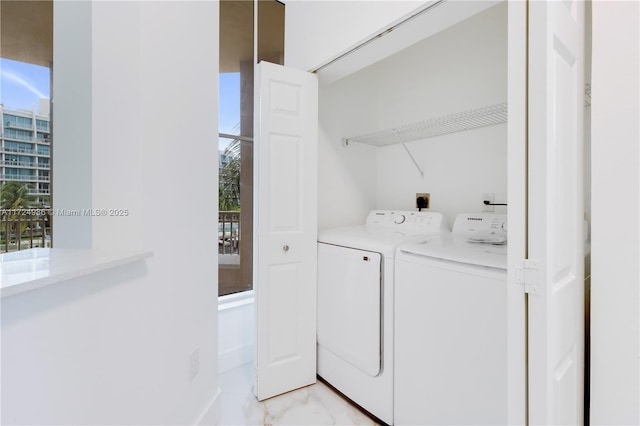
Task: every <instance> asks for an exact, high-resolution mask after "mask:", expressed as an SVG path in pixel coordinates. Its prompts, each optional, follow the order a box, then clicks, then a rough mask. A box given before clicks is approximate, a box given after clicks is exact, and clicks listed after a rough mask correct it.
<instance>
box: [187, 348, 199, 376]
mask: <svg viewBox="0 0 640 426" xmlns="http://www.w3.org/2000/svg"><path fill="white" fill-rule="evenodd" d="M189 361H190V362H189V364H190V373H191V378H192V379H193V378H195V377H196V376H197V375H198V373H199V372H200V347H196V348H195V349H194V350H193V352H191V358H190V360H189Z"/></svg>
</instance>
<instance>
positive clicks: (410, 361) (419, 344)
mask: <svg viewBox="0 0 640 426" xmlns="http://www.w3.org/2000/svg"><path fill="white" fill-rule="evenodd" d="M506 227H507V218H506V215H498V214H485V213H481V214H461V215H459V216H458V217H457V218H456V221H455V223H454V226H453V230H452V232H451V234H449V235H445V236H438V237H432V238H426V239H422V240H421V241H417V242H412V243H408V244H404V245H402V246H400V247H399V248H398V254H397V256H396V293H395V302H396V305H395V312H396V317H395V318H396V321H395V338H396V340H395V344H396V347H395V348H396V350H395V375H396V378H395V387H394V394H395V405H394V411H395V423H396V424H405V425H409V424H411V425H415V424H421V425H424V424H459V425H460V424H493V425H496V424H506V423H507V245H506V236H507V232H506Z"/></svg>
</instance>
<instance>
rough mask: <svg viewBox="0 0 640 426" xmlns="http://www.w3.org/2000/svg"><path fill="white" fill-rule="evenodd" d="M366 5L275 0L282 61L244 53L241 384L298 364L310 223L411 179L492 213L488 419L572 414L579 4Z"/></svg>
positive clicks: (579, 405) (578, 345)
mask: <svg viewBox="0 0 640 426" xmlns="http://www.w3.org/2000/svg"><path fill="white" fill-rule="evenodd" d="M366 4H367V6H366V7H371V8H372V10H373V9H375V13H371V15H367V14H365V12H367V10H365V9H366V7H365V6H363V4H362V3H361V2H288V3H287V8H288V9H287V10H288V12H287V13H288V17H287V23H286V27H287V31H288V34H289V35H287V41H286V43H285V52H286V55H289V57H287V56H285V67H281V68H282V69H278V68H277V67H276V66H272V65H270V64H261V65H262V66H260V65H259V66H258V72H257V77H256V82H257V85H256V94H257V99H258V102H257V105H256V107H257V113H256V117H258V122H257V130H256V135H257V139H256V140H257V143H256V149H257V151H256V153H255V158H256V164H257V167H256V169H255V174H254V176H255V177H256V180H255V182H256V185H255V188H256V194H257V195H256V198H255V199H254V205H255V206H257V209H258V215H257V217H258V222H256V224H255V229H256V236H257V237H256V241H257V244H256V247H257V251H256V252H255V256H256V264H257V267H255V268H254V284H256V289H257V290H256V305H257V312H258V322H257V324H258V329H257V335H258V339H257V364H256V365H257V377H258V379H257V382H256V383H257V386H256V389H257V395H258V398H259V399H263V398H268V397H269V396H270V395H275V394H278V393H282V392H285V391H287V390H289V389H293V388H295V387H300V386H304V385H307V384H310V383H312V382H313V381H314V380H315V374H316V352H315V348H314V347H312V345H314V344H315V339H314V337H315V331H316V329H315V321H316V317H315V311H316V297H315V295H316V288H315V282H316V268H317V266H318V265H317V252H316V247H315V242H316V241H317V235H318V234H317V232H318V230H319V231H323V230H326V229H330V228H336V227H340V226H350V225H358V224H362V223H363V220H364V218H366V217H367V215H368V214H369V212H371V211H372V210H375V209H384V210H401V211H410V210H416V207H417V206H416V198H417V196H416V194H423V193H426V194H429V196H428V198H429V206H428V210H429V211H432V212H440V213H442V214H443V215H444V217H445V218H446V220H447V221H448V222H449V224H453V223H454V221H455V219H456V216H457V215H459V214H460V213H476V212H478V213H479V212H483V211H491V212H494V213H497V214H503V215H505V214H506V215H508V230H509V245H508V250H507V253H508V256H507V257H508V260H507V263H508V265H507V270H506V276H507V279H506V311H505V313H504V324H505V327H506V331H505V333H506V335H505V336H504V338H505V339H506V340H507V345H506V347H507V349H506V352H507V354H506V368H507V373H506V376H507V378H506V384H505V386H506V392H505V395H506V399H507V401H506V403H505V406H506V407H507V408H506V410H507V414H506V419H507V420H506V421H507V422H509V423H518V424H523V423H526V422H530V423H581V422H582V419H583V406H584V404H583V402H584V398H583V392H584V383H583V380H584V372H583V369H584V323H583V319H584V316H583V315H584V285H583V277H584V248H583V246H584V241H583V222H584V205H583V195H582V194H583V171H582V160H583V157H582V148H583V140H584V139H583V113H584V102H585V98H584V70H585V68H584V4H583V3H582V2H577V1H570V2H563V3H560V2H506V1H502V2H494V1H487V2H484V1H428V2H370V3H369V2H367V3H366ZM385 12H393V13H391V14H390V15H389V16H388V18H386V17H385ZM342 14H344V15H345V16H343V15H342ZM365 15H366V17H365ZM370 16H373V18H372V19H368V18H369V17H370ZM360 19H362V21H367V23H362V22H360V21H359V20H360ZM371 21H373V22H371ZM365 27H366V28H365ZM354 28H356V31H355V32H356V33H358V31H359V33H358V34H354V31H352V30H353V29H354ZM363 37H364V38H363ZM327 46H329V47H327ZM304 71H307V72H304ZM308 71H311V72H313V74H309V73H308ZM262 116H265V117H269V116H271V118H265V119H264V120H263V118H262ZM311 116H313V117H314V119H313V120H312V119H309V117H311ZM287 123H290V124H292V126H288V125H287ZM305 132H307V133H305ZM316 141H317V150H316V145H315V144H316ZM275 189H277V191H276V190H275ZM274 197H275V198H274ZM487 198H488V201H493V202H494V203H495V204H501V205H499V206H487V205H486V204H485V202H484V201H485V200H487ZM506 204H508V211H507V207H506ZM505 227H506V225H505ZM303 285H304V288H303V287H301V286H303ZM261 288H262V290H261ZM291 292H295V293H296V298H295V299H287V300H289V301H290V302H291V303H288V304H287V303H285V302H283V301H281V300H280V298H279V297H275V296H273V295H276V294H279V295H282V296H283V299H282V300H284V299H285V296H286V298H288V297H289V295H290V293H291ZM291 324H296V325H297V327H296V328H295V329H294V328H293V327H292V326H291ZM285 328H286V330H285ZM283 330H284V331H283ZM416 332H418V331H416ZM287 333H288V334H287ZM285 334H286V335H285ZM270 341H275V342H278V346H276V345H270V344H269V342H270ZM303 341H304V344H303V343H301V342H303ZM303 346H304V347H305V349H304V350H303V349H302V347H303ZM274 348H278V350H277V351H275V350H274ZM280 348H283V349H282V350H280ZM285 349H286V350H285ZM395 350H396V351H398V350H401V349H398V348H395ZM469 350H470V351H473V348H469ZM303 363H304V364H305V366H303V365H302V364H303ZM294 371H295V372H296V373H295V374H294ZM298 372H299V373H298ZM296 375H297V376H298V380H294V379H293V376H296ZM261 377H262V378H263V379H261ZM268 384H273V385H274V386H273V387H271V388H270V389H267V388H268V387H269V386H266V385H268ZM276 385H277V386H276ZM261 388H262V389H264V392H262V396H260V395H261V390H260V389H261Z"/></svg>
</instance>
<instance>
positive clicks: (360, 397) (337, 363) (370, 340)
mask: <svg viewBox="0 0 640 426" xmlns="http://www.w3.org/2000/svg"><path fill="white" fill-rule="evenodd" d="M445 232H449V231H448V228H447V223H446V220H445V219H444V217H443V216H442V214H440V213H433V212H414V211H387V210H375V211H372V212H371V213H370V214H369V216H368V217H367V221H366V224H365V225H360V226H351V227H344V228H334V229H329V230H326V231H321V232H320V233H319V234H318V375H319V376H320V377H322V378H323V379H324V380H326V381H327V382H328V383H330V384H331V385H332V386H333V387H335V388H336V389H338V390H339V391H340V392H342V393H343V394H344V395H345V396H347V397H348V398H350V399H351V400H352V401H354V402H355V403H356V404H358V405H360V406H361V407H362V408H364V409H365V410H367V411H369V412H370V413H371V414H373V415H374V416H376V417H378V418H379V419H380V420H382V421H384V422H385V423H388V424H393V421H394V420H393V294H394V289H393V278H394V257H395V251H396V248H397V247H398V246H399V245H400V244H402V243H406V242H408V241H412V240H416V239H420V238H421V239H424V238H425V237H426V236H428V235H434V234H441V233H445Z"/></svg>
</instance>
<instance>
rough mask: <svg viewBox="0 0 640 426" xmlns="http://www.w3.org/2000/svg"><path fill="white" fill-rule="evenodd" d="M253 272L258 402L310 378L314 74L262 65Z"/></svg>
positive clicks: (313, 267)
mask: <svg viewBox="0 0 640 426" xmlns="http://www.w3.org/2000/svg"><path fill="white" fill-rule="evenodd" d="M255 90H256V103H255V105H256V110H255V132H254V134H255V135H256V138H255V145H254V146H255V147H254V150H255V151H254V153H255V156H254V158H255V163H254V164H255V165H254V206H256V214H255V215H254V247H255V249H254V250H255V253H254V269H253V283H254V288H255V293H256V309H257V312H256V319H257V328H256V335H257V342H256V350H257V354H256V386H255V388H254V391H255V394H256V396H257V398H258V399H259V400H263V399H266V398H270V397H272V396H274V395H278V394H281V393H284V392H288V391H290V390H293V389H296V388H299V387H302V386H306V385H309V384H312V383H315V381H316V279H317V276H316V270H317V265H316V263H317V261H316V241H317V127H318V124H317V123H318V86H317V79H316V76H315V75H313V74H310V73H307V72H303V71H299V70H295V69H290V68H285V67H282V66H280V65H274V64H271V63H267V62H261V63H260V64H258V66H257V71H256V78H255Z"/></svg>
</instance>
